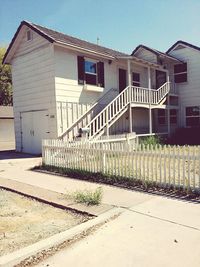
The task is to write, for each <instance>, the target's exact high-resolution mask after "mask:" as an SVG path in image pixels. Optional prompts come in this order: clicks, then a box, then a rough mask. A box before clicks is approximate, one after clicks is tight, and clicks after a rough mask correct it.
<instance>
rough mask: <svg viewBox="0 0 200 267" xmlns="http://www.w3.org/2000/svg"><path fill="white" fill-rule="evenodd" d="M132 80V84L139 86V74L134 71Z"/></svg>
mask: <svg viewBox="0 0 200 267" xmlns="http://www.w3.org/2000/svg"><path fill="white" fill-rule="evenodd" d="M132 81H133V82H132V84H133V86H137V87H140V74H139V73H136V72H133V74H132Z"/></svg>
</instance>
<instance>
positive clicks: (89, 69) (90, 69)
mask: <svg viewBox="0 0 200 267" xmlns="http://www.w3.org/2000/svg"><path fill="white" fill-rule="evenodd" d="M85 81H86V84H91V85H97V62H94V61H90V60H85Z"/></svg>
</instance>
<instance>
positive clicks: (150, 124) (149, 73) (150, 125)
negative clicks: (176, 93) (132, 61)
mask: <svg viewBox="0 0 200 267" xmlns="http://www.w3.org/2000/svg"><path fill="white" fill-rule="evenodd" d="M147 71H148V88H149V133H150V134H152V110H151V101H152V97H151V69H150V67H147Z"/></svg>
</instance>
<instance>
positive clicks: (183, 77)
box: [174, 63, 187, 83]
mask: <svg viewBox="0 0 200 267" xmlns="http://www.w3.org/2000/svg"><path fill="white" fill-rule="evenodd" d="M174 81H175V83H183V82H187V63H182V64H177V65H175V66H174Z"/></svg>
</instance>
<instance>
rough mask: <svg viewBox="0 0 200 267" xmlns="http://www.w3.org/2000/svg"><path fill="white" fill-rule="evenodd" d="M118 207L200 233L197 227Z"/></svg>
mask: <svg viewBox="0 0 200 267" xmlns="http://www.w3.org/2000/svg"><path fill="white" fill-rule="evenodd" d="M116 207H118V208H122V209H125V210H127V211H131V212H133V213H137V214H140V215H143V216H147V217H150V218H153V219H157V220H160V221H164V222H168V223H172V224H176V225H179V226H183V227H186V228H190V229H193V230H196V231H200V229H199V228H197V227H194V226H189V225H186V224H182V223H178V222H174V221H171V220H168V219H164V218H160V217H157V216H154V215H150V214H147V213H144V212H140V211H137V210H133V209H130V208H128V207H124V206H116Z"/></svg>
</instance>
